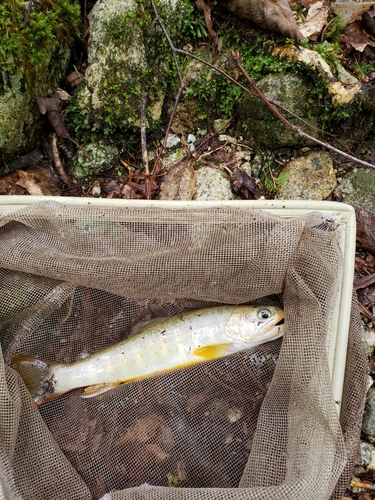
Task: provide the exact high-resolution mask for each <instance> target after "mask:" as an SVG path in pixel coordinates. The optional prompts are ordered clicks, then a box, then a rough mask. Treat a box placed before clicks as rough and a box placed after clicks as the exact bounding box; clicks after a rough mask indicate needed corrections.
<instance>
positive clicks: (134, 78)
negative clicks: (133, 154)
mask: <svg viewBox="0 0 375 500" xmlns="http://www.w3.org/2000/svg"><path fill="white" fill-rule="evenodd" d="M188 3H189V2H188V0H184V1H181V2H180V3H179V6H178V7H177V12H170V10H169V9H167V8H166V7H165V6H164V5H158V11H159V14H160V17H161V18H162V19H163V22H164V24H165V25H166V28H167V30H168V33H169V36H170V37H171V39H172V41H173V43H175V44H177V43H178V40H179V37H180V31H181V30H180V28H181V26H179V25H178V23H176V19H181V21H182V19H183V15H181V12H184V11H185V7H186V5H187V4H188ZM154 17H155V16H154V12H153V10H152V7H151V6H150V4H149V2H142V1H140V0H137V3H136V4H135V7H134V8H133V9H132V10H131V11H128V12H125V13H122V14H118V15H114V16H112V17H111V18H109V19H108V20H106V21H100V22H102V23H103V30H101V31H103V32H104V35H103V37H102V39H101V40H100V44H99V43H98V44H97V45H98V48H97V49H96V50H97V53H96V55H95V57H96V59H97V61H99V62H98V64H99V65H101V66H102V65H103V66H102V67H104V70H101V71H103V72H102V74H103V77H102V79H101V81H100V84H99V85H98V87H97V88H92V87H90V85H91V84H90V82H89V81H88V80H87V81H86V85H87V88H86V89H84V87H82V86H81V88H79V89H78V91H77V93H76V95H75V96H74V101H73V103H72V105H71V106H70V107H69V109H68V112H67V123H68V127H69V129H70V130H72V131H74V132H75V134H76V137H77V138H78V139H79V140H81V141H82V142H83V143H87V142H90V141H91V140H92V138H93V134H97V133H100V134H102V135H104V136H111V137H113V136H114V135H116V134H120V135H121V134H122V135H123V136H125V135H126V138H127V139H128V134H129V133H130V134H132V133H133V131H134V127H135V126H136V125H137V124H139V121H140V109H141V94H142V92H147V102H148V106H147V108H146V115H147V120H148V129H149V131H152V130H155V129H156V128H157V127H158V126H159V124H160V122H159V117H158V113H156V112H155V109H159V111H160V108H161V106H162V104H163V100H164V95H165V94H166V92H167V91H168V90H170V89H171V88H173V87H174V85H175V82H176V76H177V71H176V67H175V63H174V60H173V56H172V52H171V49H170V47H169V45H168V42H167V40H166V38H165V36H164V34H163V31H162V29H161V27H160V26H159V24H158V23H155V22H154ZM108 47H110V48H111V49H110V50H109V49H108ZM119 47H121V49H119ZM84 85H85V84H84ZM88 94H90V95H89V97H87V96H88ZM93 99H95V102H96V105H95V106H92V105H91V104H92V100H93ZM159 116H160V113H159ZM137 134H138V135H139V132H138V133H137ZM126 142H128V141H126Z"/></svg>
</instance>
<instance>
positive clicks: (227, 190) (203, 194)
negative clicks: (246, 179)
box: [194, 167, 235, 201]
mask: <svg viewBox="0 0 375 500" xmlns="http://www.w3.org/2000/svg"><path fill="white" fill-rule="evenodd" d="M195 175H196V179H197V191H196V193H195V197H194V199H195V200H215V201H216V200H233V199H234V198H235V196H234V194H233V192H232V189H231V187H230V181H229V178H228V176H227V175H225V174H224V173H223V172H222V171H221V170H216V169H214V168H211V167H202V168H200V169H199V170H197V171H196V172H195Z"/></svg>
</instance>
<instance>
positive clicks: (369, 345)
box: [362, 325, 375, 356]
mask: <svg viewBox="0 0 375 500" xmlns="http://www.w3.org/2000/svg"><path fill="white" fill-rule="evenodd" d="M362 340H363V345H364V348H365V352H366V354H367V356H371V354H372V353H373V350H374V347H375V331H374V330H373V329H371V328H368V326H367V325H366V326H365V325H363V326H362Z"/></svg>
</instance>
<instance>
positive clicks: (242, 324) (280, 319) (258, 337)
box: [224, 306, 284, 347]
mask: <svg viewBox="0 0 375 500" xmlns="http://www.w3.org/2000/svg"><path fill="white" fill-rule="evenodd" d="M224 328H225V334H226V335H227V336H228V337H229V338H231V339H232V341H233V340H234V341H235V343H236V344H240V345H244V344H246V345H248V346H249V347H254V346H257V345H259V344H263V343H264V342H268V341H270V340H274V339H277V338H279V337H281V336H282V335H283V333H284V311H283V310H282V309H280V308H279V307H273V306H243V307H241V306H240V307H236V308H235V309H234V310H233V313H232V314H231V315H230V317H229V319H228V321H227V322H226V324H225V327H224Z"/></svg>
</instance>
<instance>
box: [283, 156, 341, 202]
mask: <svg viewBox="0 0 375 500" xmlns="http://www.w3.org/2000/svg"><path fill="white" fill-rule="evenodd" d="M284 172H285V173H288V174H289V179H288V180H287V181H286V182H285V183H284V184H282V185H281V186H280V187H279V190H278V192H277V196H276V197H277V198H278V199H279V200H280V199H281V200H324V199H325V198H327V196H328V195H329V194H330V193H331V192H332V191H333V190H334V188H335V187H336V177H335V174H334V172H333V162H332V158H331V156H330V155H329V154H328V153H326V152H324V151H313V152H311V153H309V154H307V155H306V156H299V157H297V158H295V159H294V160H292V161H290V162H289V163H287V165H286V166H285V167H284V168H283V170H282V173H284Z"/></svg>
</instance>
